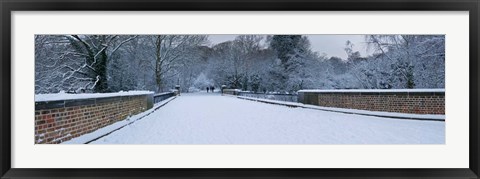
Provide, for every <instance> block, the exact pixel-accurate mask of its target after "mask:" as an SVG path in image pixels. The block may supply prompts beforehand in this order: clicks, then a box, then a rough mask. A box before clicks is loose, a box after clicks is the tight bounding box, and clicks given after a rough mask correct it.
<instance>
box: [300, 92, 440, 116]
mask: <svg viewBox="0 0 480 179" xmlns="http://www.w3.org/2000/svg"><path fill="white" fill-rule="evenodd" d="M300 96H301V97H299V98H302V99H299V100H302V101H303V103H306V104H313V105H318V106H324V107H336V108H348V109H360V110H369V111H385V112H397V113H411V114H445V93H444V92H443V93H439V92H414V93H412V92H398V93H378V92H377V93H363V92H362V93H315V92H311V93H309V92H306V93H303V94H300ZM302 101H300V102H302Z"/></svg>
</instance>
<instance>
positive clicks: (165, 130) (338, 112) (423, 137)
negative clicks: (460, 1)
mask: <svg viewBox="0 0 480 179" xmlns="http://www.w3.org/2000/svg"><path fill="white" fill-rule="evenodd" d="M34 41H35V119H34V126H35V128H34V131H35V133H34V136H32V137H33V138H34V141H32V142H34V143H35V144H97V145H98V144H149V145H160V144H202V145H205V144H216V145H218V144H223V145H228V144H245V145H249V144H260V145H261V144H273V145H275V144H277V145H284V144H294V145H301V144H309V145H328V144H367V145H368V144H408V145H412V144H437V145H438V144H441V145H444V144H445V123H446V120H445V35H443V34H428V35H426V34H382V35H379V34H344V35H340V34H339V35H335V34H328V35H327V34H150V35H135V34H133V35H117V34H107V35H105V34H55V35H52V34H37V35H35V36H34Z"/></svg>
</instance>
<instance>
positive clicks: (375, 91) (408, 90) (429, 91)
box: [298, 89, 445, 93]
mask: <svg viewBox="0 0 480 179" xmlns="http://www.w3.org/2000/svg"><path fill="white" fill-rule="evenodd" d="M298 92H307V93H308V92H315V93H413V92H428V93H445V89H340V90H318V89H310V90H299V91H298Z"/></svg>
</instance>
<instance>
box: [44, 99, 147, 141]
mask: <svg viewBox="0 0 480 179" xmlns="http://www.w3.org/2000/svg"><path fill="white" fill-rule="evenodd" d="M152 101H153V93H152V92H146V91H131V92H119V93H103V94H64V93H58V94H40V95H35V144H58V143H61V142H64V141H68V140H70V139H72V138H75V137H78V136H81V135H83V134H87V133H90V132H93V131H95V130H97V129H99V128H102V127H105V126H107V125H110V124H113V123H115V122H117V121H121V120H124V119H127V118H128V117H129V116H131V115H135V114H138V113H140V112H143V111H145V110H148V109H150V108H152V106H153V104H152Z"/></svg>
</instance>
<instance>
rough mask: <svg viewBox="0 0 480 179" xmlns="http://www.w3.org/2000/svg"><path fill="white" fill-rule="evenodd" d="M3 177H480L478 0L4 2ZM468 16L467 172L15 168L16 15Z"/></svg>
mask: <svg viewBox="0 0 480 179" xmlns="http://www.w3.org/2000/svg"><path fill="white" fill-rule="evenodd" d="M0 6H1V17H0V20H1V29H0V34H1V48H0V54H1V58H2V60H1V72H0V74H1V78H0V80H1V81H0V86H1V89H0V92H1V101H0V114H1V120H0V140H1V142H0V153H1V155H0V176H1V177H2V178H54V177H59V178H67V177H68V178H71V177H75V178H120V177H121V178H306V177H312V178H313V177H314V178H332V177H335V178H350V177H355V178H371V177H377V178H420V177H422V178H425V177H427V178H439V177H442V178H444V177H447V178H448V177H451V178H478V177H479V176H480V173H479V171H480V170H479V169H480V168H479V165H478V163H479V159H480V158H479V155H478V151H479V129H480V126H479V122H478V116H479V115H478V114H479V111H480V110H478V107H479V106H478V101H479V95H478V90H479V89H478V84H479V82H480V81H479V80H480V78H479V69H480V66H479V63H478V60H479V59H478V49H479V48H478V47H479V41H478V35H479V31H478V27H479V21H478V19H479V18H478V17H479V14H478V12H479V10H480V7H479V1H478V0H390V1H385V0H355V1H352V0H176V1H173V0H155V1H152V0H143V1H132V0H130V1H128V0H72V1H62V0H37V1H36V0H1V1H0ZM125 10H135V11H157V10H161V11H177V10H184V11H204V10H211V11H220V10H222V11H224V10H227V11H260V10H265V11H277V10H286V11H293V10H295V11H469V24H470V26H469V37H470V41H469V47H470V50H469V57H470V59H469V63H470V67H469V68H470V69H469V70H470V74H469V76H470V80H469V83H470V89H469V96H470V101H469V102H470V108H469V110H470V114H469V126H470V129H469V130H470V133H469V158H470V159H469V168H457V169H430V168H422V169H394V168H392V169H373V168H363V169H362V168H356V169H341V168H337V169H285V168H281V169H278V168H263V169H226V168H217V169H201V168H197V169H171V168H170V169H113V168H112V169H93V168H91V169H32V168H30V169H20V168H11V162H12V160H11V153H12V150H11V142H12V141H11V120H12V115H11V110H12V107H11V104H12V99H11V97H10V95H11V94H12V89H11V84H12V79H11V78H12V73H11V72H12V70H11V63H12V62H11V55H12V54H11V43H12V41H11V34H12V30H11V28H12V26H11V12H12V11H125Z"/></svg>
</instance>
